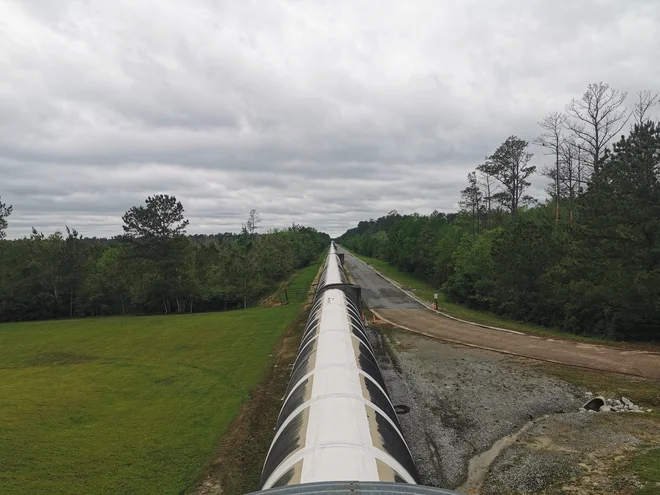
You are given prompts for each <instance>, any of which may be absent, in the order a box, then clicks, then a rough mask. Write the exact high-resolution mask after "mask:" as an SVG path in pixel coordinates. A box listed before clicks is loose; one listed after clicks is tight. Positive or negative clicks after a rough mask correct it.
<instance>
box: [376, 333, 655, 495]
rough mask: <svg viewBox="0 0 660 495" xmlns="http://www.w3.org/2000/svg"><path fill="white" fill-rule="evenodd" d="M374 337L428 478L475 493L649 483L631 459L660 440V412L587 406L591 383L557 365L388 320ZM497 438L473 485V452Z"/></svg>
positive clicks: (623, 384)
mask: <svg viewBox="0 0 660 495" xmlns="http://www.w3.org/2000/svg"><path fill="white" fill-rule="evenodd" d="M369 337H370V339H371V340H372V342H373V344H374V348H375V350H376V353H377V359H378V360H379V364H380V367H381V370H382V372H383V376H384V379H385V382H386V384H387V387H388V390H389V392H390V395H391V397H392V400H393V402H394V404H397V405H398V404H401V405H407V406H408V407H410V412H409V413H407V414H405V415H401V416H400V418H399V419H400V422H401V426H402V428H403V432H404V435H405V438H406V440H407V442H408V446H409V448H410V450H411V452H412V455H413V457H414V459H415V462H416V463H417V466H418V468H419V471H420V476H421V477H422V483H423V484H426V485H431V486H437V487H441V488H449V489H458V490H459V491H460V492H462V493H466V494H469V495H477V494H486V495H499V494H503V493H506V494H529V493H538V494H547V495H550V494H578V495H587V494H588V495H592V494H593V495H595V494H611V495H614V494H622V495H623V494H630V495H632V494H633V493H635V490H636V488H637V487H639V486H641V482H640V481H639V480H637V479H636V478H635V475H634V473H633V472H632V470H631V469H630V468H629V465H630V462H631V460H632V459H633V458H634V456H635V455H636V454H638V453H642V452H644V451H645V450H648V449H649V448H653V447H657V446H658V445H660V416H659V415H658V414H657V413H652V414H634V413H627V414H615V413H609V414H608V413H580V412H578V411H579V408H580V406H581V405H582V404H583V403H584V402H585V401H586V398H587V388H586V387H584V386H582V385H580V384H576V383H571V382H569V381H566V380H563V379H561V378H560V377H559V376H561V373H558V372H557V371H558V368H557V365H552V366H553V367H554V368H553V369H552V370H550V369H548V368H547V366H546V365H543V364H539V363H538V362H536V361H532V360H528V359H524V358H518V357H513V356H507V355H503V354H499V353H494V352H490V351H483V350H479V349H472V348H465V347H463V346H459V345H451V344H446V343H444V342H440V341H437V340H434V339H430V338H427V337H424V336H419V335H415V334H411V333H408V332H405V331H400V330H397V329H396V328H395V327H392V326H389V325H383V324H378V325H372V326H371V327H370V328H369ZM570 372H571V373H575V369H573V368H570ZM567 376H568V375H567ZM616 380H617V385H616V386H617V387H618V388H617V390H616V391H617V392H619V393H620V392H621V391H625V393H627V394H628V395H631V396H632V397H633V398H634V400H637V398H638V395H639V394H636V392H635V390H640V391H641V390H643V389H644V387H647V386H650V387H652V388H653V387H656V388H655V389H654V390H658V391H660V386H656V385H654V384H652V383H651V382H648V381H647V380H643V379H636V378H628V377H624V376H622V375H616ZM649 383H651V384H650V385H649ZM593 390H596V391H599V392H600V390H599V389H593ZM653 394H655V392H653ZM639 397H640V399H642V402H643V400H644V398H646V399H647V400H648V398H649V397H654V395H652V394H651V395H649V394H648V392H646V395H645V396H642V395H639ZM647 405H648V403H647ZM502 439H504V440H505V442H502ZM508 439H510V440H511V441H506V440H508ZM494 444H495V445H498V444H502V445H501V446H502V447H503V448H502V449H501V450H498V449H496V450H495V451H494V452H493V454H492V456H491V458H489V459H487V463H486V464H485V465H483V466H481V468H482V469H481V476H480V477H478V478H474V477H472V476H471V477H470V482H469V483H466V482H467V481H468V466H470V461H471V459H474V458H475V457H477V458H481V457H483V456H479V454H482V453H483V452H488V451H491V450H492V449H491V447H492V446H493V445H494ZM486 457H488V456H486ZM478 467H479V466H478ZM470 473H471V475H473V474H474V472H473V471H472V470H470ZM623 488H625V490H624V489H623ZM651 493H652V492H651ZM659 493H660V492H659Z"/></svg>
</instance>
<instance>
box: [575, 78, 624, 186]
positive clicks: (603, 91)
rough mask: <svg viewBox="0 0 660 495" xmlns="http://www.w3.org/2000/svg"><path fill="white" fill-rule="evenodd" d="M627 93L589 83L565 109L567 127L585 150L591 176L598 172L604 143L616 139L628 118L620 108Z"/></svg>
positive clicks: (605, 144) (604, 147) (603, 152)
mask: <svg viewBox="0 0 660 495" xmlns="http://www.w3.org/2000/svg"><path fill="white" fill-rule="evenodd" d="M626 96H627V93H626V92H625V91H619V90H616V89H612V88H610V86H609V84H605V83H602V82H600V83H592V84H589V86H588V88H587V91H585V93H584V94H583V95H582V98H580V99H579V100H576V99H573V100H572V101H571V102H570V103H569V104H568V105H567V106H566V112H567V113H568V116H569V119H568V120H567V126H568V128H569V129H570V130H571V132H572V134H573V136H575V138H576V139H577V140H579V141H581V146H582V148H583V149H585V150H586V152H587V154H588V157H587V160H588V163H587V165H589V167H590V168H591V169H592V170H593V173H594V175H598V173H599V172H600V164H601V162H602V160H603V157H604V155H605V149H606V148H607V143H609V142H610V141H611V140H612V138H613V137H614V136H616V135H617V134H618V133H619V131H620V130H621V129H623V127H624V126H625V125H626V123H627V122H628V119H629V118H630V113H628V109H627V108H626V107H625V106H624V107H622V105H623V103H624V101H625V99H626Z"/></svg>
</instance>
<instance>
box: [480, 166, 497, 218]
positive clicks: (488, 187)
mask: <svg viewBox="0 0 660 495" xmlns="http://www.w3.org/2000/svg"><path fill="white" fill-rule="evenodd" d="M479 187H480V188H481V190H482V192H483V200H484V202H485V203H486V204H485V205H484V206H485V207H486V228H487V229H489V230H490V228H491V211H492V202H493V196H494V195H495V194H497V192H498V190H499V186H498V184H497V182H496V181H495V178H494V177H492V176H490V175H488V174H485V173H483V172H480V173H479Z"/></svg>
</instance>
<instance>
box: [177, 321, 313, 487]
mask: <svg viewBox="0 0 660 495" xmlns="http://www.w3.org/2000/svg"><path fill="white" fill-rule="evenodd" d="M308 314H309V308H306V309H305V310H303V311H301V312H300V313H299V314H298V316H297V317H296V319H295V320H294V322H293V323H292V324H291V325H289V327H288V328H287V331H286V332H285V334H284V336H283V337H282V338H281V339H280V341H279V342H278V344H277V346H276V347H275V350H274V352H273V363H272V365H271V366H270V368H269V369H268V371H267V372H266V375H265V376H264V378H263V380H262V381H261V382H260V383H259V384H258V385H257V386H256V387H255V388H254V389H253V390H252V392H251V393H250V398H249V399H248V401H247V402H246V403H245V404H244V405H243V408H242V409H241V412H240V414H239V415H238V416H237V417H236V419H235V420H234V421H233V422H232V423H231V425H230V426H229V429H228V430H227V433H225V435H224V436H223V437H222V440H221V441H220V447H219V448H218V451H217V453H216V454H215V457H214V459H213V461H212V463H211V465H210V466H209V468H208V470H207V472H206V473H205V474H204V476H203V477H202V479H201V481H200V482H199V483H198V484H197V486H196V487H195V488H194V489H193V490H191V491H190V492H189V494H190V495H211V494H213V495H215V494H220V493H222V494H224V495H244V494H245V493H249V492H253V491H255V490H257V488H258V485H259V478H260V476H261V469H262V467H263V463H264V460H265V459H266V454H267V453H268V449H269V447H270V444H271V442H272V440H273V435H274V431H273V428H274V426H275V423H276V421H277V415H278V414H279V412H280V408H281V407H282V397H283V396H284V393H285V392H286V387H287V384H288V382H289V378H290V372H291V366H293V363H294V361H295V358H296V355H297V352H298V345H299V344H300V339H301V336H302V331H303V329H304V327H305V323H306V321H307V317H308Z"/></svg>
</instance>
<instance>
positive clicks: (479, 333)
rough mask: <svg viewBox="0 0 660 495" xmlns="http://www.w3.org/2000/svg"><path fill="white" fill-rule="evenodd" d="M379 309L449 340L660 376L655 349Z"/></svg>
mask: <svg viewBox="0 0 660 495" xmlns="http://www.w3.org/2000/svg"><path fill="white" fill-rule="evenodd" d="M375 313H376V316H378V317H379V318H382V319H383V320H385V321H387V322H389V323H391V324H394V325H397V326H399V327H402V328H405V329H406V330H408V331H411V332H416V333H420V334H422V335H425V336H428V337H432V338H437V339H439V340H443V341H445V342H450V343H457V344H463V345H466V346H471V347H477V348H481V349H487V350H490V351H496V352H501V353H504V354H509V355H513V356H521V357H525V358H531V359H537V360H540V361H545V362H553V363H558V364H568V365H571V366H576V367H582V368H589V369H595V370H601V371H609V372H615V373H623V374H628V375H634V376H640V377H645V378H651V379H654V380H660V354H656V353H652V352H647V351H641V350H637V351H632V350H626V349H620V348H616V347H607V346H601V345H595V344H586V343H584V342H578V341H571V340H557V339H552V338H546V337H538V336H533V335H524V334H521V335H519V334H513V333H509V332H502V331H497V330H488V329H484V328H481V327H478V326H474V325H470V324H468V323H462V322H459V321H455V320H451V319H449V318H445V317H443V316H440V315H438V314H436V313H434V312H432V311H430V310H428V309H378V310H376V311H375Z"/></svg>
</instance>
